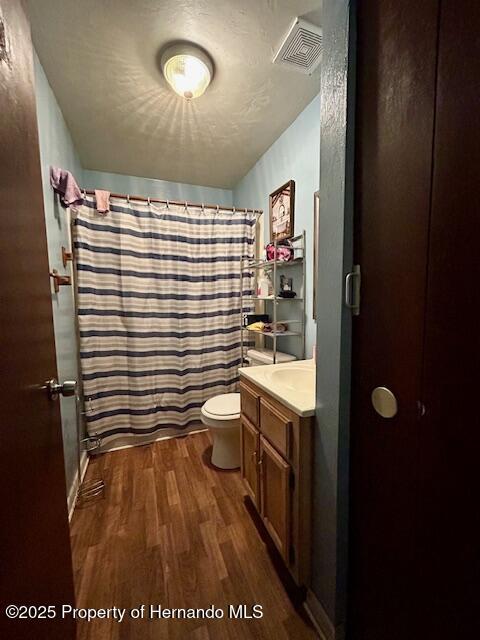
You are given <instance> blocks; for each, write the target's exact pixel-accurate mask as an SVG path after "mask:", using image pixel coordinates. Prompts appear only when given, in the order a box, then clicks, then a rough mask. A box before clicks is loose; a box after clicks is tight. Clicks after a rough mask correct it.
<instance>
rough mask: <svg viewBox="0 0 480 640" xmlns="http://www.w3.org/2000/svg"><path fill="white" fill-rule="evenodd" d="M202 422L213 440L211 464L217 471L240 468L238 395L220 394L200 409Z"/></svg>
mask: <svg viewBox="0 0 480 640" xmlns="http://www.w3.org/2000/svg"><path fill="white" fill-rule="evenodd" d="M202 422H203V424H204V425H205V426H207V427H208V428H209V429H210V432H211V434H212V439H213V450H212V464H213V465H214V466H215V467H218V468H219V469H237V468H238V467H239V466H240V394H239V393H222V394H220V395H218V396H215V397H213V398H210V400H207V401H206V402H205V404H204V405H203V407H202Z"/></svg>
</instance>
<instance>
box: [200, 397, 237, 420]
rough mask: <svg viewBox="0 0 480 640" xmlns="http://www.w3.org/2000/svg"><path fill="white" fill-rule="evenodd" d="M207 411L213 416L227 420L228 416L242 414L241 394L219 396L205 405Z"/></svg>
mask: <svg viewBox="0 0 480 640" xmlns="http://www.w3.org/2000/svg"><path fill="white" fill-rule="evenodd" d="M203 407H204V409H205V411H207V412H208V413H209V414H210V415H212V416H219V417H223V418H225V417H226V416H236V415H239V413H240V394H239V393H221V394H220V395H219V396H215V397H214V398H210V400H207V401H206V402H205V404H204V405H203Z"/></svg>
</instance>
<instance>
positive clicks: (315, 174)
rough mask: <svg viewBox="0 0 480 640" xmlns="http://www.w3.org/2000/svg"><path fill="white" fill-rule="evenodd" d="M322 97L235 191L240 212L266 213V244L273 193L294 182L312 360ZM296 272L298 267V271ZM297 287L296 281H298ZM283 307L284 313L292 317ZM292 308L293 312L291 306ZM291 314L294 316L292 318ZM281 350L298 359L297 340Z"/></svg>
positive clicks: (282, 343)
mask: <svg viewBox="0 0 480 640" xmlns="http://www.w3.org/2000/svg"><path fill="white" fill-rule="evenodd" d="M319 165H320V96H319V95H318V96H317V97H316V98H314V100H312V102H311V103H310V104H309V105H308V106H307V107H306V108H305V109H304V110H303V111H302V113H300V115H299V116H298V117H297V118H296V120H295V121H294V122H293V123H292V124H291V125H290V126H289V127H288V129H286V130H285V131H284V132H283V133H282V135H281V136H280V137H279V138H278V139H277V140H276V141H275V142H274V143H273V145H272V146H271V147H270V148H269V149H268V150H267V151H266V152H265V153H264V154H263V156H262V157H261V158H260V160H258V162H257V163H256V164H255V166H254V167H252V169H251V170H250V171H249V172H248V173H247V175H246V176H245V177H244V178H243V179H242V180H241V181H240V182H239V183H238V184H237V185H236V186H235V187H234V189H233V202H234V205H235V206H236V207H246V206H248V207H256V208H259V209H263V211H264V240H265V243H267V242H269V240H270V228H269V194H270V193H272V191H274V190H275V189H277V188H278V187H280V186H281V185H282V184H284V183H285V182H287V181H288V180H290V179H292V180H295V234H298V233H300V232H301V231H302V230H303V229H305V231H306V238H307V240H306V261H305V269H306V283H307V286H306V289H307V293H306V349H305V352H306V357H307V358H311V357H312V349H313V345H314V344H315V340H316V329H315V322H314V321H313V310H312V299H313V289H312V270H313V194H314V193H315V191H318V187H319V182H320V178H319V175H320V169H319ZM295 269H296V267H295ZM294 286H296V285H295V282H294ZM290 304H295V303H290V302H284V303H283V302H282V303H281V305H282V313H283V314H284V316H285V315H288V313H287V311H283V309H285V305H290ZM291 308H292V309H293V307H291ZM290 315H291V314H290ZM278 348H279V349H280V350H285V351H287V352H289V353H294V354H295V355H299V354H298V341H297V342H296V339H295V338H289V339H287V338H282V339H281V340H280V342H279V344H278Z"/></svg>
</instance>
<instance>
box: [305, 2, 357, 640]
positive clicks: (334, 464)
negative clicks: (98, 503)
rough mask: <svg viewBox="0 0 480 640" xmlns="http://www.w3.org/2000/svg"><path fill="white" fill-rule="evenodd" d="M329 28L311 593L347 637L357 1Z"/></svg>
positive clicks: (327, 10)
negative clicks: (348, 299)
mask: <svg viewBox="0 0 480 640" xmlns="http://www.w3.org/2000/svg"><path fill="white" fill-rule="evenodd" d="M322 26H323V58H322V78H321V84H322V90H321V96H322V100H321V139H320V155H321V158H320V192H321V210H320V238H319V240H320V246H319V265H318V269H319V271H318V292H317V293H318V295H317V387H316V396H317V397H316V424H315V440H314V471H313V531H312V549H313V555H312V580H311V583H312V584H311V588H312V590H313V592H314V593H315V595H316V597H317V600H318V601H319V602H320V604H321V606H322V607H323V609H324V612H325V614H326V617H328V619H329V621H330V624H329V625H328V627H329V628H327V629H324V631H325V636H326V637H331V638H344V637H345V620H346V604H347V603H346V592H347V549H348V483H349V419H350V378H351V329H352V317H351V313H350V311H349V310H348V309H347V308H346V307H345V305H344V303H343V293H344V282H345V276H346V274H347V273H348V272H349V271H351V269H352V260H353V182H354V180H353V166H354V144H353V143H354V140H353V135H354V134H353V132H354V95H355V87H354V84H355V70H354V64H355V49H356V46H355V24H354V3H351V2H350V0H324V3H323V12H322ZM347 123H348V125H347Z"/></svg>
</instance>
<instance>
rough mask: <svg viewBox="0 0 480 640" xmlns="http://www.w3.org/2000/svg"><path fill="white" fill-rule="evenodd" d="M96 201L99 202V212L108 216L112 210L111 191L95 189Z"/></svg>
mask: <svg viewBox="0 0 480 640" xmlns="http://www.w3.org/2000/svg"><path fill="white" fill-rule="evenodd" d="M95 201H96V203H97V211H98V213H99V214H100V215H102V216H106V215H107V213H108V212H109V211H110V191H104V190H103V189H95Z"/></svg>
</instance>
